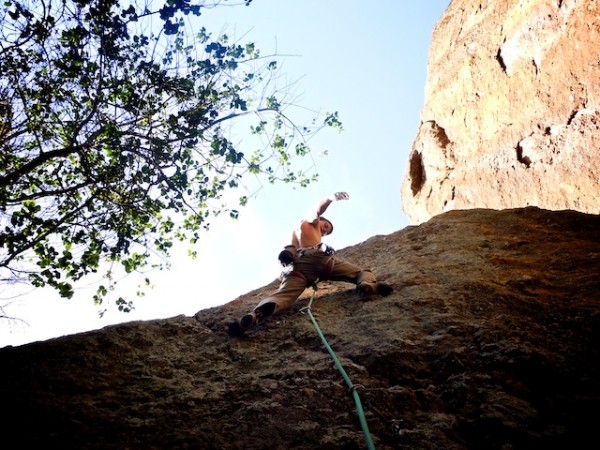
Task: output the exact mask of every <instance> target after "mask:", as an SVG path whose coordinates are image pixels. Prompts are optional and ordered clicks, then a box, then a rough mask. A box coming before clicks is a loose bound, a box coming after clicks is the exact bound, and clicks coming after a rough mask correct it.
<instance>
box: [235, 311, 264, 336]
mask: <svg viewBox="0 0 600 450" xmlns="http://www.w3.org/2000/svg"><path fill="white" fill-rule="evenodd" d="M257 322H258V315H257V314H256V313H253V312H251V313H250V314H246V315H245V316H244V317H242V318H241V319H240V320H236V321H234V322H232V323H231V325H229V330H227V332H228V333H229V336H243V335H244V331H246V330H247V329H248V328H252V327H253V326H254V325H256V323H257Z"/></svg>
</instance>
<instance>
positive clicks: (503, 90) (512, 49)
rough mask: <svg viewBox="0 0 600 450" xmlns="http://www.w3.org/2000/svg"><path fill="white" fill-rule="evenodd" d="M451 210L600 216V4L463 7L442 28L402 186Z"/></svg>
mask: <svg viewBox="0 0 600 450" xmlns="http://www.w3.org/2000/svg"><path fill="white" fill-rule="evenodd" d="M402 202H403V209H404V211H405V213H406V214H407V215H408V217H409V218H410V220H411V221H412V222H413V223H421V222H423V221H425V220H427V219H429V218H430V217H431V216H434V215H436V214H439V213H441V212H443V211H447V210H450V209H466V208H475V207H487V208H498V209H502V208H512V207H522V206H530V205H533V206H539V207H543V208H546V209H553V210H559V209H574V210H578V211H582V212H587V213H593V214H598V213H600V2H599V1H597V0H581V1H577V0H565V1H557V0H554V1H550V0H504V1H502V2H498V1H472V0H454V1H452V2H451V4H450V5H449V7H448V9H447V11H446V12H445V14H444V15H443V16H442V17H441V19H440V20H439V22H438V24H437V25H436V27H435V29H434V31H433V35H432V42H431V48H430V54H429V62H428V79H427V84H426V92H425V104H424V107H423V110H422V112H421V123H420V126H419V129H418V131H417V134H416V137H415V141H414V143H413V146H412V149H411V153H410V157H409V161H408V165H407V170H406V173H405V175H404V179H403V183H402Z"/></svg>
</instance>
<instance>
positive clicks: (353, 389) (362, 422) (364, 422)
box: [305, 282, 375, 450]
mask: <svg viewBox="0 0 600 450" xmlns="http://www.w3.org/2000/svg"><path fill="white" fill-rule="evenodd" d="M313 289H314V291H313V294H312V296H311V297H310V301H309V302H308V306H307V307H306V308H305V309H306V311H307V313H308V317H310V320H311V321H312V323H313V325H314V326H315V329H316V330H317V333H318V335H319V337H320V338H321V341H323V345H325V348H326V349H327V351H328V352H329V354H330V355H331V357H332V358H333V361H334V362H335V365H336V366H337V368H338V370H339V371H340V373H341V374H342V377H343V378H344V381H346V384H347V385H348V389H349V391H350V392H351V393H352V397H354V403H356V410H357V412H358V419H359V420H360V426H361V428H362V431H363V434H364V436H365V441H366V442H367V448H368V449H369V450H374V449H375V446H374V445H373V439H371V433H369V427H368V425H367V419H366V418H365V412H364V411H363V407H362V404H361V402H360V396H359V395H358V392H357V390H356V389H357V388H358V387H359V386H360V385H356V384H353V383H352V381H351V380H350V377H349V376H348V374H347V373H346V371H345V370H344V367H342V364H341V363H340V361H339V359H338V358H337V356H336V355H335V353H334V351H333V350H332V349H331V346H330V345H329V343H328V342H327V339H325V336H324V335H323V332H322V331H321V328H320V327H319V324H318V323H317V320H316V319H315V316H313V313H312V302H313V300H314V298H315V295H316V293H317V283H316V282H315V284H314V285H313Z"/></svg>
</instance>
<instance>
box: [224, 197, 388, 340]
mask: <svg viewBox="0 0 600 450" xmlns="http://www.w3.org/2000/svg"><path fill="white" fill-rule="evenodd" d="M348 198H350V197H349V196H348V194H347V193H345V192H336V193H335V194H334V195H333V196H332V197H328V198H326V199H324V200H322V201H321V202H319V204H318V205H317V208H316V209H315V211H314V212H313V213H312V215H311V216H310V217H308V218H306V219H304V220H302V221H301V222H300V225H299V226H298V228H297V229H296V230H294V232H293V233H292V240H291V245H288V246H286V247H285V249H284V250H283V251H282V252H281V253H280V254H279V260H280V261H281V263H282V264H283V265H284V266H288V268H289V269H291V270H289V271H288V272H287V273H286V274H285V275H284V276H283V280H282V282H281V285H280V286H279V289H278V290H277V292H276V293H274V294H273V295H271V296H270V297H267V298H265V299H264V300H262V301H261V302H260V303H259V304H258V305H257V306H256V308H254V310H253V311H252V312H250V313H248V314H246V315H245V316H243V317H242V318H241V319H240V320H236V321H234V322H233V323H232V324H231V325H230V326H229V335H230V336H241V335H243V333H244V331H246V330H248V329H249V328H252V327H253V326H255V325H256V324H257V323H258V322H260V321H262V320H263V319H265V318H266V317H267V316H270V315H271V314H281V313H283V312H285V311H286V310H287V309H289V308H290V307H291V306H292V305H293V304H294V302H295V301H296V300H297V299H298V297H299V296H300V294H302V292H304V290H305V289H306V288H307V287H308V286H312V285H314V284H315V283H316V281H317V280H319V281H325V280H331V281H346V282H349V283H354V284H355V285H356V287H357V290H358V291H359V292H360V293H362V294H366V295H370V294H379V295H383V296H385V295H388V294H390V293H391V292H392V287H391V286H390V285H389V284H386V283H382V282H378V281H377V280H376V278H375V275H373V273H372V272H371V271H370V270H363V269H361V268H360V267H358V266H356V265H354V264H351V263H349V262H346V261H342V260H339V259H336V258H334V257H333V256H332V255H333V250H332V249H331V248H330V247H328V246H326V245H325V244H323V243H322V242H321V238H322V237H323V236H327V235H329V234H331V233H332V232H333V225H332V224H331V222H330V221H329V220H327V219H326V218H325V217H323V216H322V214H323V213H324V212H325V210H326V209H327V208H328V207H329V205H330V204H331V203H332V202H333V201H340V200H348Z"/></svg>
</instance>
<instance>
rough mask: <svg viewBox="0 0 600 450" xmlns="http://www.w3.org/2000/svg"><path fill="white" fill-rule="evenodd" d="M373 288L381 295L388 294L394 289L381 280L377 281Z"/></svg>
mask: <svg viewBox="0 0 600 450" xmlns="http://www.w3.org/2000/svg"><path fill="white" fill-rule="evenodd" d="M375 289H376V290H377V293H378V294H379V295H381V296H382V297H385V296H387V295H390V294H391V293H392V291H393V290H394V288H393V287H392V286H390V285H389V284H387V283H382V282H378V283H377V285H376V286H375Z"/></svg>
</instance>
